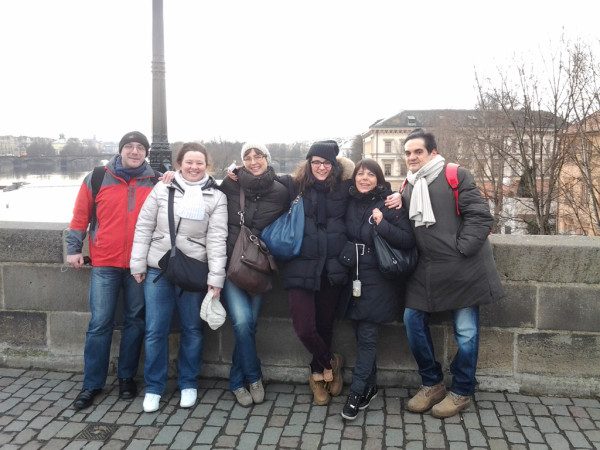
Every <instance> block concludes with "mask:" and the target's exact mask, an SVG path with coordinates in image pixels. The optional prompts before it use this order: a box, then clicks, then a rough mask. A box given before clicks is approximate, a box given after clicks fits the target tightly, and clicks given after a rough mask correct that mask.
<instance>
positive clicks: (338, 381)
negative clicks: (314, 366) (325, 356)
mask: <svg viewBox="0 0 600 450" xmlns="http://www.w3.org/2000/svg"><path fill="white" fill-rule="evenodd" d="M343 365H344V358H343V357H342V355H339V354H337V353H334V354H333V359H332V360H331V372H332V375H333V380H331V381H329V383H328V385H327V387H328V388H329V393H330V394H331V396H332V397H337V396H338V395H340V393H341V392H342V388H343V387H344V379H343V377H342V366H343ZM323 373H324V374H325V371H323ZM325 381H327V380H325Z"/></svg>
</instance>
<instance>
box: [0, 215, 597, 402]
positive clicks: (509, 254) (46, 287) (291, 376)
mask: <svg viewBox="0 0 600 450" xmlns="http://www.w3.org/2000/svg"><path fill="white" fill-rule="evenodd" d="M65 228H66V224H33V223H27V224H26V223H14V222H0V249H1V251H0V365H2V366H6V367H19V368H45V369H50V370H52V369H56V370H69V371H82V370H83V344H84V339H85V332H86V330H87V323H88V321H89V317H90V314H89V312H88V310H89V308H88V284H89V276H90V270H89V268H83V269H81V270H73V269H70V268H67V267H66V266H65V265H64V264H63V258H64V246H63V239H64V230H65ZM491 241H492V244H493V247H494V256H495V259H496V263H497V267H498V271H499V273H500V275H501V278H502V280H503V283H504V286H505V289H506V292H507V298H506V299H505V300H504V301H502V302H500V303H496V304H493V305H489V306H486V307H482V310H481V342H480V358H479V368H478V373H477V379H478V381H479V387H480V389H483V390H491V391H509V392H520V393H532V394H538V395H539V394H542V395H544V394H545V395H576V396H598V395H600V376H599V375H600V325H598V324H599V323H600V238H593V237H581V236H568V237H567V236H514V235H513V236H510V235H505V236H497V235H495V236H492V237H491ZM175 328H176V324H175ZM432 333H433V339H434V341H435V345H436V349H437V356H438V359H439V360H440V362H441V363H442V365H443V366H444V368H445V369H446V372H447V368H448V365H449V363H450V361H451V359H452V356H453V354H454V352H455V350H456V344H455V342H454V339H453V334H452V325H451V321H450V316H449V315H448V314H441V315H438V316H437V317H435V318H434V319H433V320H432ZM118 340H119V331H118V327H117V331H116V332H115V336H114V339H113V354H112V356H111V372H112V373H114V372H115V364H116V354H117V349H118ZM257 341H258V348H259V353H260V357H261V360H262V363H263V371H264V378H265V380H267V381H269V380H276V381H279V382H294V383H304V382H305V381H306V379H307V376H308V368H307V365H308V361H309V356H308V354H307V352H306V350H305V349H304V347H303V346H302V345H301V344H300V343H299V341H298V339H297V338H296V336H295V334H294V331H293V328H292V325H291V322H290V319H289V314H288V306H287V297H286V294H285V292H284V291H283V290H282V289H281V286H280V285H279V284H276V286H275V289H274V290H273V291H272V292H270V293H269V294H268V295H266V297H265V300H264V303H263V308H262V311H261V318H260V322H259V331H258V335H257ZM177 346H178V334H177V332H174V333H172V334H171V361H172V367H171V374H173V373H174V372H175V361H174V357H175V355H176V349H177ZM232 348H233V331H232V329H231V324H230V321H227V322H226V324H225V325H224V326H223V327H222V328H220V329H219V330H217V331H212V330H210V329H209V328H208V327H206V331H205V350H204V365H203V369H202V373H201V376H203V377H218V378H227V377H228V373H229V362H230V356H231V352H232ZM334 349H335V351H337V352H340V353H342V354H343V355H344V356H345V358H346V363H345V371H344V378H345V380H346V382H350V380H351V376H352V370H351V368H352V365H353V362H354V359H355V354H356V351H355V340H354V335H353V331H352V326H351V323H350V322H349V321H347V320H340V321H339V322H338V324H337V326H336V332H335V338H334ZM140 375H141V370H140ZM378 376H379V382H380V384H381V385H382V386H405V387H416V386H418V385H419V377H418V375H417V370H416V365H415V363H414V361H413V358H412V355H411V353H410V350H409V348H408V344H407V341H406V336H405V331H404V326H403V325H402V324H401V323H393V324H389V325H384V326H382V327H381V332H380V344H379V348H378Z"/></svg>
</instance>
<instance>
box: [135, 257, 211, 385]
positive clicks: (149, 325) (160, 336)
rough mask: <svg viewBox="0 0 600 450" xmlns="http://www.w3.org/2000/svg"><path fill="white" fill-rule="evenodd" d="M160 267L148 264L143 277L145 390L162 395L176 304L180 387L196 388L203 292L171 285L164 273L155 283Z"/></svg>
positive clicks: (199, 357)
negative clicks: (144, 303)
mask: <svg viewBox="0 0 600 450" xmlns="http://www.w3.org/2000/svg"><path fill="white" fill-rule="evenodd" d="M160 273H161V270H160V269H155V268H153V267H148V273H147V274H146V280H145V281H144V293H145V295H146V363H145V364H144V380H145V381H146V394H157V395H162V394H163V392H164V390H165V386H166V384H167V375H168V371H169V331H170V329H171V322H172V319H173V313H174V311H175V308H177V312H178V313H179V322H180V325H181V336H180V342H179V356H178V359H177V385H178V386H179V389H181V390H183V389H197V388H198V380H197V378H196V377H197V376H198V374H199V373H200V368H201V366H202V350H203V347H204V345H203V344H204V334H203V323H202V319H200V305H201V304H202V300H203V298H204V295H205V294H206V293H205V292H187V291H183V293H182V294H181V296H180V295H179V294H180V292H181V290H180V289H179V288H178V287H177V286H173V285H172V284H171V283H169V281H168V280H167V278H166V277H164V276H163V277H160V279H159V280H158V281H157V282H156V283H154V279H155V278H156V277H157V276H158V275H160Z"/></svg>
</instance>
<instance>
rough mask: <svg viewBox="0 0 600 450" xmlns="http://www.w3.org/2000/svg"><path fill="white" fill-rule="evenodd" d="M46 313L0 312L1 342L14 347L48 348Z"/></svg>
mask: <svg viewBox="0 0 600 450" xmlns="http://www.w3.org/2000/svg"><path fill="white" fill-rule="evenodd" d="M46 320H47V318H46V313H44V312H31V311H0V342H1V343H2V344H4V345H9V346H11V347H12V346H14V347H31V348H35V349H38V348H45V347H46Z"/></svg>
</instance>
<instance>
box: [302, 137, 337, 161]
mask: <svg viewBox="0 0 600 450" xmlns="http://www.w3.org/2000/svg"><path fill="white" fill-rule="evenodd" d="M339 152H340V148H339V147H338V144H337V142H336V141H332V140H329V141H317V142H315V143H314V144H313V145H311V146H310V149H309V150H308V153H307V154H306V159H310V158H312V157H313V156H320V157H321V158H324V159H326V160H327V161H331V162H332V163H334V162H335V160H336V157H337V155H338V153H339Z"/></svg>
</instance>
